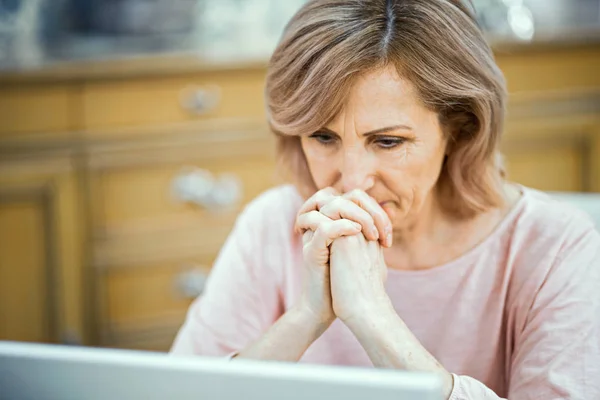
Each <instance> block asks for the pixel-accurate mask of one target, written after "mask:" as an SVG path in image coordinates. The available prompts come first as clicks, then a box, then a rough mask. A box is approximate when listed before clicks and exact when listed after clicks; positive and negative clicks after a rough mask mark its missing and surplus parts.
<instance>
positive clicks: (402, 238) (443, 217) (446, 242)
mask: <svg viewBox="0 0 600 400" xmlns="http://www.w3.org/2000/svg"><path fill="white" fill-rule="evenodd" d="M511 204H514V202H513V201H510V202H509V204H508V205H509V207H508V208H501V209H492V210H490V211H488V212H486V213H482V214H478V215H477V216H475V217H473V218H468V219H465V218H462V219H461V218H458V217H455V216H453V215H450V214H449V213H447V212H445V211H444V208H443V207H442V206H441V203H440V201H439V196H437V195H436V194H435V191H433V192H432V194H431V195H430V198H428V199H427V201H426V202H425V204H424V205H423V207H422V209H421V210H420V212H419V213H418V215H416V216H415V217H414V218H413V219H412V220H411V221H410V223H408V224H407V225H405V226H402V227H400V228H397V229H394V240H393V245H392V247H391V248H389V249H386V250H385V260H386V263H387V265H388V267H389V268H392V269H403V270H419V269H428V268H433V267H436V266H439V265H443V264H445V263H447V262H450V261H451V260H453V259H455V258H458V257H459V256H460V255H462V254H464V253H465V252H466V251H468V250H469V249H471V248H473V247H474V246H476V245H477V244H478V243H479V242H481V241H482V240H483V239H484V238H485V237H487V236H488V235H489V234H491V232H492V231H493V230H494V228H495V227H496V225H497V224H498V223H499V222H500V221H501V220H502V218H503V216H504V215H505V213H506V212H507V210H509V209H510V208H511V207H510V205H511Z"/></svg>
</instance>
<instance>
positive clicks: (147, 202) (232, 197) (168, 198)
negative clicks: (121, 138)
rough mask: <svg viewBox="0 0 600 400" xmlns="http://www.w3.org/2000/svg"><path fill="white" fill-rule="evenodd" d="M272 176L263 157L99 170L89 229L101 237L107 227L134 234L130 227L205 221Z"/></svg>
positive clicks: (225, 212) (231, 208)
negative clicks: (192, 220)
mask: <svg viewBox="0 0 600 400" xmlns="http://www.w3.org/2000/svg"><path fill="white" fill-rule="evenodd" d="M274 175H275V172H274V161H273V159H272V158H271V157H269V156H268V155H259V156H245V157H243V158H235V157H227V158H217V159H202V158H198V159H196V160H193V161H190V162H185V163H174V164H162V165H161V164H158V165H138V166H131V167H129V168H118V169H110V170H105V171H102V172H100V173H97V174H96V175H95V177H94V180H93V182H94V194H93V196H94V199H93V202H94V207H93V211H94V224H95V229H96V230H98V232H99V233H100V234H101V235H102V232H105V233H106V234H110V231H111V230H112V229H113V228H116V229H118V230H128V229H129V228H131V231H132V232H135V231H136V228H135V227H136V226H145V227H147V226H151V225H153V224H154V222H153V221H156V223H155V224H156V225H158V224H164V223H165V221H166V220H167V219H170V220H181V219H184V218H187V217H189V218H192V215H193V216H194V217H193V218H197V217H199V216H207V220H206V221H204V222H205V223H207V224H209V220H210V221H213V220H214V221H218V220H219V218H226V217H227V216H230V215H231V214H232V213H237V212H238V211H239V210H240V209H241V207H242V206H243V205H244V204H246V203H247V202H248V201H250V200H251V199H253V198H254V197H256V196H257V195H258V194H260V193H261V192H263V191H264V190H266V189H268V188H270V187H272V186H273V185H274ZM198 222H200V223H202V221H198ZM141 229H142V228H141Z"/></svg>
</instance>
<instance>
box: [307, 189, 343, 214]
mask: <svg viewBox="0 0 600 400" xmlns="http://www.w3.org/2000/svg"><path fill="white" fill-rule="evenodd" d="M339 195H340V193H339V192H338V191H337V190H335V189H334V188H332V187H328V188H325V189H321V190H319V191H318V192H317V193H315V194H313V195H312V196H311V197H310V198H309V199H308V200H306V201H305V202H304V204H303V205H302V207H300V211H298V214H304V213H306V212H309V211H312V210H317V211H319V210H320V209H321V207H323V206H324V205H325V204H326V203H327V202H329V201H331V200H333V199H334V198H335V197H336V196H339Z"/></svg>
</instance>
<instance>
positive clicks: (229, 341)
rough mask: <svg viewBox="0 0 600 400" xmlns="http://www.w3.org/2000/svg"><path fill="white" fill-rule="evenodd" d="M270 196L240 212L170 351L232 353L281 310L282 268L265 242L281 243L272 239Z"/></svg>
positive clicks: (276, 317) (184, 353) (254, 336)
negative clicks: (268, 202)
mask: <svg viewBox="0 0 600 400" xmlns="http://www.w3.org/2000/svg"><path fill="white" fill-rule="evenodd" d="M267 197H269V196H267ZM271 197H272V196H271ZM266 200H268V199H267V198H265V197H264V196H263V198H259V199H257V200H255V201H253V202H252V203H251V204H250V205H249V206H248V207H247V208H246V209H245V210H244V211H243V212H242V213H241V214H240V216H239V217H238V219H237V221H236V224H235V226H234V228H233V230H232V232H231V233H230V235H229V237H228V238H227V240H226V242H225V244H224V246H223V247H222V249H221V251H220V253H219V256H218V257H217V260H216V261H215V263H214V265H213V267H212V270H211V273H210V276H209V278H208V280H207V283H206V287H205V290H204V292H203V294H202V295H201V296H200V297H198V298H197V299H196V300H195V301H194V302H193V303H192V305H191V306H190V308H189V310H188V313H187V317H186V320H185V323H184V324H183V326H182V327H181V329H180V330H179V333H178V334H177V337H176V338H175V341H174V343H173V346H172V348H171V354H174V355H191V354H194V355H204V356H220V357H222V356H227V355H229V356H231V355H232V354H234V353H236V352H238V351H240V350H242V349H243V348H244V347H246V346H247V345H248V344H249V343H251V342H252V341H254V340H256V339H257V338H259V337H260V335H261V334H262V333H263V332H264V331H266V330H267V329H268V328H269V327H270V326H271V325H272V324H273V323H274V322H275V321H276V320H277V319H278V318H279V317H280V316H281V313H282V304H281V296H280V294H281V293H280V287H281V285H280V282H279V280H280V275H281V273H280V271H278V270H277V269H276V268H275V267H274V266H273V262H270V260H271V259H272V258H273V257H272V256H273V255H272V254H269V250H268V249H267V247H266V245H269V247H268V248H269V249H271V250H272V249H274V248H277V247H278V246H276V243H272V241H273V240H277V238H273V236H274V235H273V234H272V233H274V232H272V231H273V229H272V228H273V227H271V226H269V225H268V223H267V220H268V219H269V218H268V212H267V210H268V207H266V205H267V204H266V203H267V201H266ZM270 213H271V214H272V211H271V212H270ZM275 233H276V232H275ZM275 236H276V235H275ZM279 240H281V236H279Z"/></svg>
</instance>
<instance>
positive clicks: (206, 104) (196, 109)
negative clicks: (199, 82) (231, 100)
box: [179, 85, 221, 115]
mask: <svg viewBox="0 0 600 400" xmlns="http://www.w3.org/2000/svg"><path fill="white" fill-rule="evenodd" d="M220 101H221V88H220V87H219V86H217V85H206V86H202V87H201V86H189V87H186V88H185V89H183V90H182V91H181V93H180V95H179V103H180V104H181V107H183V109H184V110H187V111H189V112H190V113H192V114H196V115H204V114H207V113H209V112H211V111H213V110H214V109H216V108H217V106H218V105H219V102H220Z"/></svg>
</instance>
